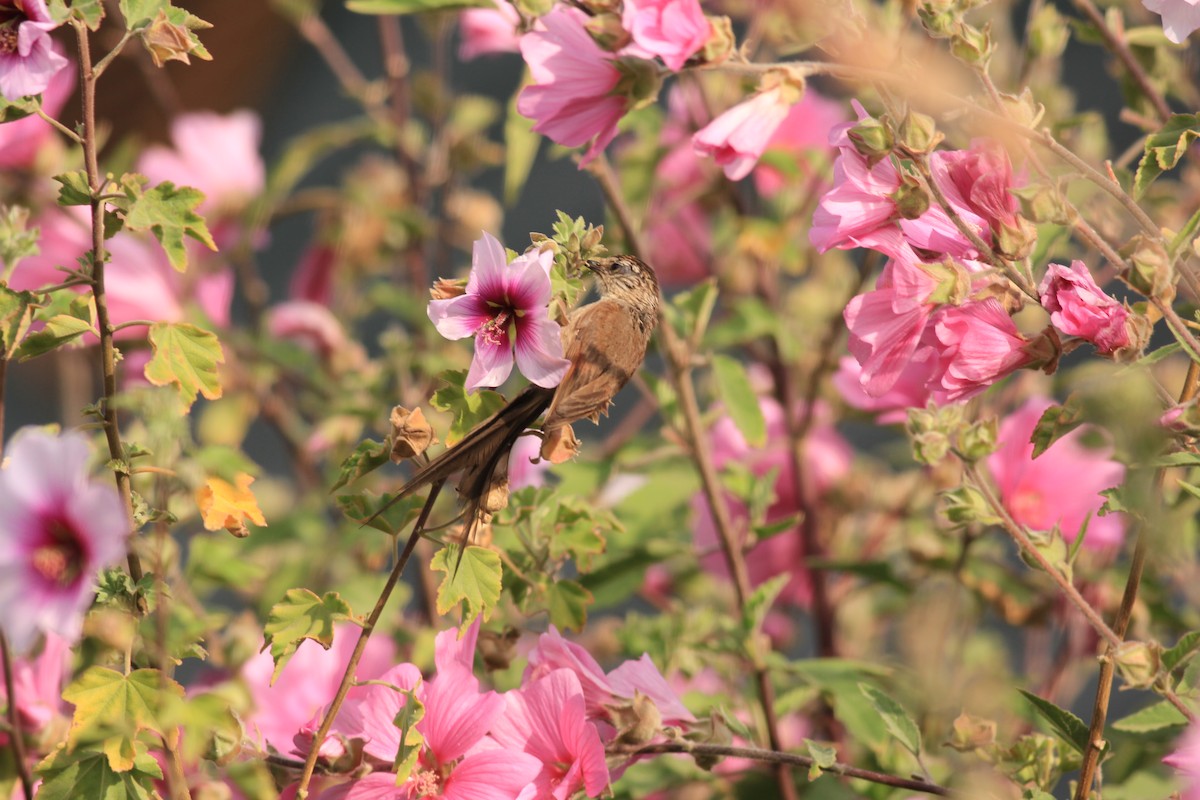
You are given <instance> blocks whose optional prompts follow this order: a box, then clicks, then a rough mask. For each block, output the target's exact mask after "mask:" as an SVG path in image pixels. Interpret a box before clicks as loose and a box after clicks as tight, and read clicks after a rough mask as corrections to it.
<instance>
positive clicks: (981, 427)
mask: <svg viewBox="0 0 1200 800" xmlns="http://www.w3.org/2000/svg"><path fill="white" fill-rule="evenodd" d="M996 436H997V421H996V418H995V417H990V418H988V419H985V420H984V421H982V422H976V423H975V424H973V425H968V426H967V427H966V429H964V430H963V431H962V432H961V433H959V435H958V452H959V454H960V455H961V456H962V458H963V460H965V461H968V462H973V461H978V460H979V459H981V458H985V457H986V456H988V455H991V453H992V452H993V451H995V449H996Z"/></svg>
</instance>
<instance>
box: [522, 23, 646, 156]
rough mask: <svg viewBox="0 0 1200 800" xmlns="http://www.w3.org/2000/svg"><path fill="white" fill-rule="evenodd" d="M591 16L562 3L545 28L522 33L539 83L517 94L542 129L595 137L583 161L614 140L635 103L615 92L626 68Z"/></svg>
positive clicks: (566, 139) (576, 138) (569, 141)
mask: <svg viewBox="0 0 1200 800" xmlns="http://www.w3.org/2000/svg"><path fill="white" fill-rule="evenodd" d="M587 19H588V17H587V15H586V14H584V13H583V12H582V11H580V10H579V9H577V8H568V7H567V6H563V5H556V6H555V7H554V8H553V9H552V10H551V11H550V13H549V14H546V15H545V16H544V17H542V18H541V26H542V28H543V29H540V30H534V31H531V32H529V33H527V34H525V35H524V36H522V37H521V55H522V56H523V57H524V59H525V61H526V63H527V64H529V71H530V73H531V74H532V75H533V81H534V83H533V85H532V86H526V87H525V88H524V89H522V90H521V95H520V97H518V98H517V111H519V112H520V113H521V114H522V115H523V116H526V117H528V118H529V119H532V120H536V124H535V125H534V126H533V130H535V131H536V132H538V133H541V134H544V135H546V136H548V137H550V138H551V139H553V140H554V141H556V142H558V143H559V144H562V145H566V146H567V147H579V146H580V145H583V144H586V143H587V142H588V141H591V142H592V144H591V146H590V147H589V148H588V151H587V153H585V154H584V157H583V160H582V161H581V162H580V166H581V167H582V166H584V165H586V164H587V163H588V162H590V161H591V160H592V159H593V158H595V157H596V155H597V154H599V153H600V152H601V151H602V150H603V149H604V148H605V147H607V146H608V143H609V142H611V141H612V140H613V137H614V136H616V135H617V122H619V121H620V119H621V117H622V116H623V115H624V114H625V111H626V110H627V109H628V107H629V100H628V99H627V98H625V97H623V96H621V95H619V94H614V91H615V90H616V88H617V84H618V83H619V82H620V80H621V72H620V70H618V69H617V67H616V64H615V63H614V61H613V57H612V55H611V54H609V53H606V52H605V51H604V50H602V49H600V46H599V45H598V44H596V42H595V41H594V40H593V39H592V37H591V36H590V35H589V34H588V32H587V30H586V29H585V28H584V23H585V22H586V21H587Z"/></svg>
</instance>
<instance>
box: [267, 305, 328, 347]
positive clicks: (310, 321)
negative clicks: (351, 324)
mask: <svg viewBox="0 0 1200 800" xmlns="http://www.w3.org/2000/svg"><path fill="white" fill-rule="evenodd" d="M267 332H268V333H270V334H271V335H272V336H274V337H275V338H277V339H289V340H291V341H294V342H296V343H297V344H299V345H300V346H301V347H303V348H305V349H307V350H309V351H310V352H312V353H314V354H316V355H318V356H320V357H321V358H324V359H329V358H331V357H333V356H335V355H336V354H337V353H339V352H340V351H341V350H343V349H344V348H345V347H346V345H347V344H348V339H347V338H346V331H345V330H344V329H343V328H342V323H341V322H339V321H338V318H337V317H335V316H334V315H333V313H332V312H331V311H330V310H329V309H328V308H326V307H325V306H323V305H321V304H320V303H313V302H310V301H307V300H289V301H287V302H285V303H279V304H278V305H275V306H272V307H271V308H270V309H269V310H268V311H267Z"/></svg>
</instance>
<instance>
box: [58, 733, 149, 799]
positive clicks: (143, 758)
mask: <svg viewBox="0 0 1200 800" xmlns="http://www.w3.org/2000/svg"><path fill="white" fill-rule="evenodd" d="M37 774H38V775H40V776H41V778H42V785H41V788H39V789H38V792H37V797H38V800H79V799H80V798H85V797H86V798H87V799H88V800H151V798H156V797H158V796H159V795H158V793H157V792H156V791H155V786H154V781H156V780H162V770H161V769H160V768H159V766H158V762H157V761H155V760H154V757H153V756H151V755H150V754H149V753H148V752H147V750H146V745H144V744H142V743H141V742H135V743H134V756H133V768H132V769H130V770H127V771H125V772H120V773H118V772H116V771H115V770H113V768H112V767H111V766H109V763H108V759H107V758H106V757H105V755H104V753H102V752H100V751H99V750H97V749H95V748H91V747H82V748H77V749H75V750H73V751H72V750H69V749H68V748H67V745H65V744H62V745H59V747H58V749H57V750H55V751H54V752H53V753H51V754H50V755H48V756H46V758H45V759H43V760H42V762H41V763H40V764H38V765H37Z"/></svg>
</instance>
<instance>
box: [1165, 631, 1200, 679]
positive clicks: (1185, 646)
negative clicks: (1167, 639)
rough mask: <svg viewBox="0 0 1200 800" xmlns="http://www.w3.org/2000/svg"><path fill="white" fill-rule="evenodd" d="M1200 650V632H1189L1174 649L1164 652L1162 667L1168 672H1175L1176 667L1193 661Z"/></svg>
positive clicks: (1180, 638) (1181, 637) (1170, 648)
mask: <svg viewBox="0 0 1200 800" xmlns="http://www.w3.org/2000/svg"><path fill="white" fill-rule="evenodd" d="M1198 650H1200V631H1188V632H1187V633H1185V634H1184V635H1183V636H1180V637H1179V641H1177V642H1176V643H1175V644H1174V645H1173V646H1172V647H1169V648H1167V649H1166V650H1164V651H1163V652H1162V667H1163V669H1164V670H1165V671H1167V672H1173V671H1174V670H1175V668H1176V667H1178V666H1180V665H1181V664H1184V663H1186V662H1188V661H1189V660H1191V658H1192V656H1193V655H1195V654H1196V652H1197V651H1198Z"/></svg>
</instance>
